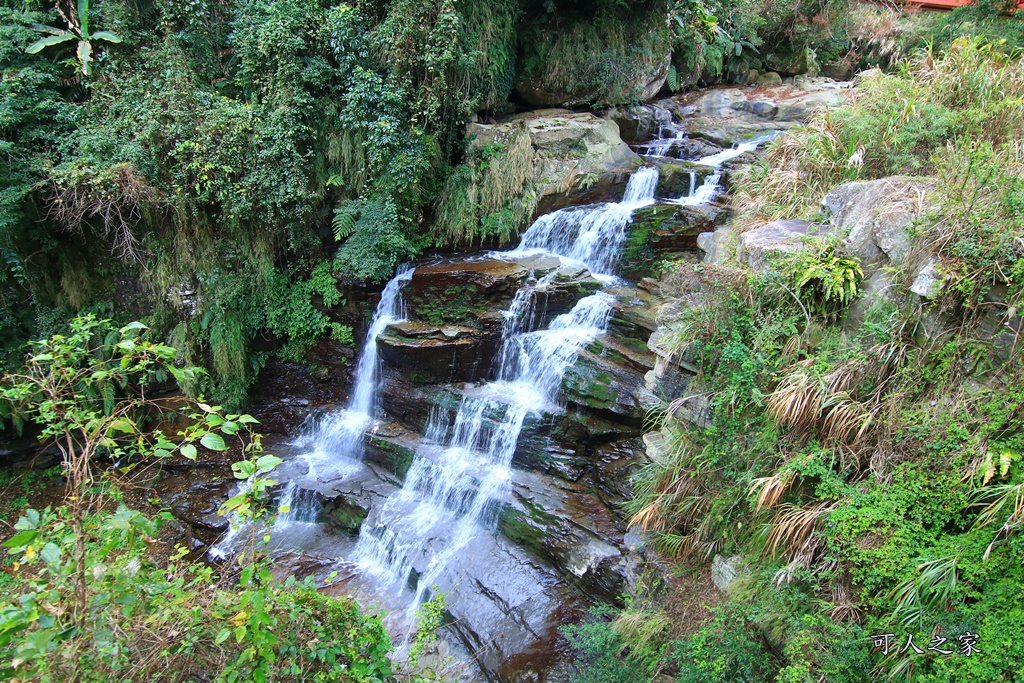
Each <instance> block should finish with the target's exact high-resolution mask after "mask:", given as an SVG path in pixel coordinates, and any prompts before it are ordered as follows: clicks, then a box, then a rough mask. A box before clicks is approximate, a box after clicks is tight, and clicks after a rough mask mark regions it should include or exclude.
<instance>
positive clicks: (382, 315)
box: [294, 266, 414, 480]
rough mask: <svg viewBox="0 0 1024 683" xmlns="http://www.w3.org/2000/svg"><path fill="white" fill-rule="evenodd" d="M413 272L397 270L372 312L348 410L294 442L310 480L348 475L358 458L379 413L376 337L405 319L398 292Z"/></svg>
mask: <svg viewBox="0 0 1024 683" xmlns="http://www.w3.org/2000/svg"><path fill="white" fill-rule="evenodd" d="M413 272H414V269H412V268H409V267H408V266H400V267H399V269H398V273H397V274H396V275H395V277H393V278H392V279H391V281H390V282H388V284H387V285H386V286H385V287H384V290H383V291H382V292H381V295H380V302H379V303H378V304H377V309H376V310H375V311H374V314H373V319H372V320H371V321H370V327H369V328H368V329H367V331H366V341H365V342H363V351H362V353H361V354H360V356H359V363H358V364H357V365H356V374H355V383H354V387H353V390H352V397H351V398H350V399H349V404H348V407H346V408H345V409H344V410H341V411H338V412H335V413H329V414H327V415H324V416H323V417H321V418H320V419H319V420H316V421H314V422H313V423H312V424H311V425H310V426H309V427H308V428H307V429H305V430H303V433H302V434H301V435H300V436H299V438H298V439H297V440H296V442H295V444H294V445H295V446H297V447H299V448H306V449H309V451H308V452H307V453H305V454H303V455H302V456H300V457H301V459H302V460H303V461H305V463H306V464H307V465H308V466H309V476H310V477H311V478H315V479H320V480H323V479H325V478H326V477H334V478H338V477H343V476H345V475H346V474H350V473H351V472H352V471H353V470H354V469H355V468H356V467H357V466H358V461H359V458H360V457H361V456H362V436H363V432H365V431H366V430H367V428H369V426H370V425H371V424H372V423H373V421H374V419H376V417H377V415H378V411H379V409H380V407H379V405H378V402H379V395H380V386H379V384H380V382H379V377H378V372H377V370H378V366H379V365H380V359H379V356H378V354H377V337H379V336H380V335H381V334H382V333H383V332H384V330H385V329H387V327H388V325H391V324H393V323H396V322H401V321H402V320H404V319H405V315H406V311H405V303H404V301H403V300H402V288H403V287H405V285H406V284H407V283H408V282H409V281H410V280H411V279H412V276H413Z"/></svg>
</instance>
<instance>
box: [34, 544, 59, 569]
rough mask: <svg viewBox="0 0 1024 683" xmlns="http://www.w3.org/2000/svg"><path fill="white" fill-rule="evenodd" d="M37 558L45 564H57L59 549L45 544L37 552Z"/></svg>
mask: <svg viewBox="0 0 1024 683" xmlns="http://www.w3.org/2000/svg"><path fill="white" fill-rule="evenodd" d="M39 557H41V558H43V562H45V563H46V564H57V563H58V562H60V548H58V547H57V546H56V545H54V544H53V543H47V544H46V545H44V546H43V549H42V550H40V551H39Z"/></svg>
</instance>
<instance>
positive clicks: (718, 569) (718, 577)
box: [711, 555, 743, 591]
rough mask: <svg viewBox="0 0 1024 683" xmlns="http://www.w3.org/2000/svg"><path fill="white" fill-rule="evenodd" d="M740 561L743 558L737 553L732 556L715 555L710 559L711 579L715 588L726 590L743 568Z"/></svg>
mask: <svg viewBox="0 0 1024 683" xmlns="http://www.w3.org/2000/svg"><path fill="white" fill-rule="evenodd" d="M742 561H743V558H742V557H739V556H738V555H734V556H733V557H723V556H722V555H715V557H714V559H713V560H711V581H712V582H713V583H714V584H715V588H717V589H718V590H720V591H724V590H727V589H728V588H729V586H730V585H731V584H732V582H733V581H735V580H736V579H737V578H738V577H739V575H740V573H741V571H742V570H743V567H741V564H740V563H741V562H742Z"/></svg>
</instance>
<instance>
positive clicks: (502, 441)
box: [353, 168, 658, 617]
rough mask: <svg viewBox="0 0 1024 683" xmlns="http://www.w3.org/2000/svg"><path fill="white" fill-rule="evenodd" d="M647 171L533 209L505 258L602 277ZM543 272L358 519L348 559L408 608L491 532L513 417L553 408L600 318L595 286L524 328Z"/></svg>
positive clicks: (641, 202)
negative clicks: (395, 486) (493, 346)
mask: <svg viewBox="0 0 1024 683" xmlns="http://www.w3.org/2000/svg"><path fill="white" fill-rule="evenodd" d="M657 181H658V171H657V169H654V168H643V169H640V170H639V171H637V172H636V173H635V174H634V175H633V176H632V177H631V178H630V181H629V183H628V186H627V188H626V193H625V197H624V199H623V200H622V202H619V203H613V204H604V205H596V206H588V207H580V208H577V209H567V210H563V211H557V212H555V213H554V214H548V215H547V216H543V217H541V218H540V219H538V220H537V221H536V222H535V223H534V224H533V225H532V226H531V227H530V228H529V229H528V230H527V231H526V232H525V233H524V235H523V239H522V243H521V244H520V246H519V247H518V248H517V249H515V250H514V251H512V252H506V253H505V256H506V257H513V256H516V255H521V254H525V253H528V252H536V251H541V252H544V253H547V254H552V255H556V256H559V257H561V258H565V259H567V260H573V261H579V262H582V263H584V264H586V265H587V266H588V267H589V268H590V270H591V271H592V272H593V273H596V274H603V275H609V276H610V275H611V274H612V269H613V267H614V264H615V262H616V261H617V259H618V256H619V251H620V248H621V245H622V241H623V240H624V238H625V230H626V226H627V225H628V224H629V222H630V220H631V215H632V212H633V211H634V210H635V209H637V208H640V207H642V206H647V205H650V204H652V203H653V202H654V190H655V187H656V186H657ZM499 256H500V255H499ZM553 275H554V274H551V275H549V276H547V277H546V278H542V279H541V280H540V281H538V282H536V283H534V284H532V285H527V286H525V287H524V288H523V289H521V290H520V291H519V292H518V293H517V295H516V296H515V298H514V299H513V301H512V305H511V306H510V307H509V310H508V311H506V312H505V324H504V325H503V331H502V337H503V339H502V342H503V343H502V352H501V355H500V358H499V361H498V369H497V373H496V374H497V379H496V380H495V381H493V382H490V383H487V384H485V385H483V386H482V387H479V389H477V390H475V391H472V392H466V393H465V394H464V396H463V399H462V402H461V403H460V405H459V406H458V409H457V410H456V411H455V413H454V415H452V414H451V413H449V411H445V410H435V411H434V412H433V414H432V415H431V416H430V419H429V421H428V424H427V428H426V430H425V431H426V433H425V437H424V440H423V442H422V443H421V446H420V447H419V448H418V449H417V452H416V455H415V458H414V460H413V463H412V465H411V467H410V468H409V471H408V472H407V474H406V477H405V483H404V484H403V486H402V488H401V490H400V491H398V492H397V493H395V494H393V495H392V496H391V497H390V498H389V499H388V500H387V501H386V502H385V503H384V504H383V505H382V506H380V507H379V508H377V509H375V510H373V511H372V512H371V516H370V518H368V519H367V520H366V522H365V523H364V524H363V526H362V528H361V529H360V535H359V540H358V543H357V545H356V550H355V553H354V556H353V559H355V560H356V561H357V562H358V563H359V565H360V566H361V567H362V568H363V570H364V571H365V572H366V573H368V574H370V575H373V576H376V577H378V580H379V581H380V582H381V583H383V584H384V585H385V586H388V587H390V589H391V590H393V591H395V592H396V593H405V592H406V591H411V599H410V600H409V602H408V604H409V608H408V612H407V614H408V615H409V616H410V617H411V616H412V614H413V613H414V611H415V608H416V607H417V606H418V605H419V603H420V602H421V601H422V599H423V598H424V595H425V593H426V591H428V590H430V589H431V588H432V587H433V586H434V584H435V583H437V582H440V581H441V580H442V577H443V576H444V575H445V573H446V572H452V573H457V566H456V564H457V563H456V562H455V560H456V559H457V558H458V557H459V554H460V551H461V550H462V549H463V548H465V547H466V546H467V545H468V544H469V543H471V542H472V541H473V539H474V538H476V537H478V536H479V535H480V534H485V533H489V532H490V531H493V526H494V522H495V519H494V510H495V509H496V507H497V505H498V504H499V502H500V501H501V500H502V499H503V498H504V497H505V495H506V494H507V489H508V486H509V479H510V472H511V463H512V456H513V453H514V452H515V449H516V444H517V441H518V438H519V434H520V432H521V431H522V429H523V424H524V421H526V419H527V418H528V417H530V416H531V415H533V416H539V415H541V414H542V413H543V412H545V411H548V412H554V411H557V410H559V407H558V396H559V391H560V387H561V382H562V377H563V375H564V374H565V371H566V369H567V368H568V367H569V366H570V365H571V364H572V363H573V362H574V360H575V358H576V354H577V353H578V352H579V350H580V349H581V348H583V347H584V346H585V345H587V344H588V343H590V342H591V341H593V339H594V338H595V337H597V336H598V335H599V334H601V333H603V332H604V331H605V330H606V328H607V323H608V319H609V316H610V313H611V302H612V297H611V296H610V295H608V294H605V293H603V292H598V293H596V294H593V295H590V296H587V297H584V298H582V299H580V300H579V301H578V302H577V304H576V305H575V306H574V307H573V309H572V310H571V311H570V312H568V313H565V314H563V315H560V316H558V317H557V318H555V319H554V320H553V321H552V323H551V324H550V325H549V326H548V327H547V329H543V330H538V329H535V326H536V323H537V320H536V316H535V314H534V311H533V300H534V293H535V292H537V291H538V290H541V289H542V288H543V287H545V286H546V285H547V284H548V283H549V282H550V280H551V278H552V277H553ZM456 581H457V579H454V578H451V577H448V580H447V581H444V583H445V584H447V585H453V584H454V583H455V582H456Z"/></svg>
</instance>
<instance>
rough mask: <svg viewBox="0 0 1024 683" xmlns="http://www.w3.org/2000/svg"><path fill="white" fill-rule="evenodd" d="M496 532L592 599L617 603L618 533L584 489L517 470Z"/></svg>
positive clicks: (619, 582)
mask: <svg viewBox="0 0 1024 683" xmlns="http://www.w3.org/2000/svg"><path fill="white" fill-rule="evenodd" d="M499 528H500V529H501V531H502V533H503V534H504V535H505V536H506V537H508V538H510V539H512V540H514V541H515V542H516V543H517V544H518V545H520V546H522V547H524V548H526V549H528V550H529V551H530V552H531V553H533V554H534V555H536V556H538V557H540V558H543V559H544V560H546V561H547V562H549V563H551V565H552V566H553V567H555V569H556V570H557V571H558V572H559V573H560V574H562V575H563V576H564V577H565V578H567V579H568V580H570V581H571V582H572V583H573V584H575V585H576V586H577V587H578V588H580V589H581V590H583V591H584V592H585V593H586V594H588V595H590V596H591V597H593V598H595V599H598V600H602V601H615V600H617V599H618V595H619V592H621V588H622V583H623V570H624V563H625V552H624V547H623V544H622V534H623V529H622V528H621V527H620V526H619V525H618V524H617V523H616V521H615V520H614V518H613V516H612V514H611V512H610V511H609V509H608V508H607V507H606V506H605V505H604V504H603V503H602V502H601V501H600V500H599V499H597V498H596V497H595V496H593V495H591V494H590V493H589V492H588V491H587V489H586V488H585V487H584V486H582V485H579V484H572V483H569V482H564V481H558V480H553V479H550V478H548V477H545V476H544V475H541V474H537V473H531V472H523V471H519V470H517V471H515V472H514V473H513V481H512V498H511V500H510V501H509V503H508V504H506V505H505V506H504V508H503V510H502V513H501V516H500V521H499Z"/></svg>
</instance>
